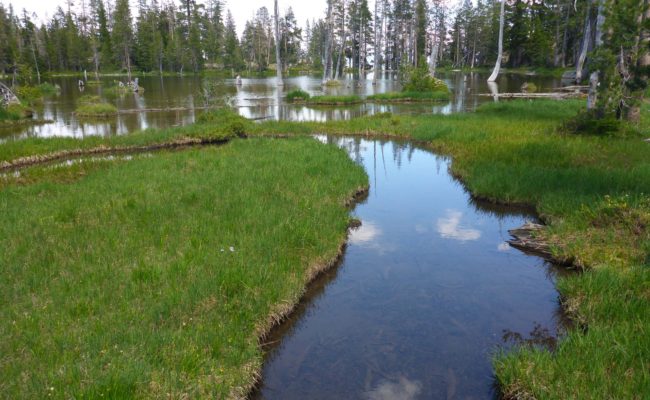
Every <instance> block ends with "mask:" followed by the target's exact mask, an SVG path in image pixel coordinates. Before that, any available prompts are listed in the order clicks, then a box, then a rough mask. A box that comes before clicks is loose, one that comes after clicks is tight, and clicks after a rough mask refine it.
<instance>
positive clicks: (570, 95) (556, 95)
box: [479, 92, 586, 99]
mask: <svg viewBox="0 0 650 400" xmlns="http://www.w3.org/2000/svg"><path fill="white" fill-rule="evenodd" d="M479 96H483V97H498V98H501V99H576V98H582V97H585V96H586V95H585V94H584V93H580V92H552V93H494V94H493V93H481V94H479Z"/></svg>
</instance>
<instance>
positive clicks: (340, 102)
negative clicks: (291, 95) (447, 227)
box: [307, 95, 364, 106]
mask: <svg viewBox="0 0 650 400" xmlns="http://www.w3.org/2000/svg"><path fill="white" fill-rule="evenodd" d="M363 102H364V100H363V99H362V98H361V97H359V96H356V95H348V96H312V97H311V98H309V99H308V100H307V104H311V105H316V106H346V105H351V104H360V103H363Z"/></svg>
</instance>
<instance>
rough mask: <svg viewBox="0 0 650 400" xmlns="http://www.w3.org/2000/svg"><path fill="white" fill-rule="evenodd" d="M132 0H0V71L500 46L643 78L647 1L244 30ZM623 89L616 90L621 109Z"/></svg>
mask: <svg viewBox="0 0 650 400" xmlns="http://www.w3.org/2000/svg"><path fill="white" fill-rule="evenodd" d="M284 2H286V0H285V1H283V3H284ZM269 3H271V1H270V0H269ZM276 3H277V2H276ZM130 6H131V5H130V4H129V0H78V3H77V4H74V3H73V2H72V0H67V2H66V3H65V5H64V6H62V7H58V8H57V10H56V12H55V13H54V15H53V16H52V17H51V18H50V19H49V20H47V21H43V22H41V23H40V24H39V25H37V24H36V23H35V22H34V21H36V20H38V18H37V16H36V15H35V14H31V13H30V12H28V11H27V10H21V11H20V12H16V10H14V9H13V8H12V7H11V6H9V7H5V6H4V5H2V3H0V71H3V72H4V73H5V74H8V75H11V76H13V77H14V79H16V78H17V77H23V78H24V79H29V77H33V76H36V77H37V79H39V80H40V74H41V73H42V72H44V71H47V72H54V71H86V70H87V71H90V72H95V73H97V74H99V73H100V72H111V71H126V72H127V73H129V74H130V73H131V71H132V70H138V71H146V72H149V71H158V72H160V73H162V72H165V71H174V72H180V73H182V72H184V71H191V72H199V71H202V70H205V69H207V68H213V69H224V70H228V71H233V72H240V71H244V70H248V71H250V72H264V71H266V70H267V69H273V68H278V67H279V69H280V70H287V69H288V68H290V67H293V66H301V67H304V68H308V69H311V70H322V71H323V80H324V81H327V80H330V79H337V78H338V77H339V76H341V74H342V73H343V72H344V71H350V70H352V71H353V72H356V73H359V74H361V75H362V76H363V74H364V73H365V72H366V71H368V70H370V69H376V70H378V71H382V70H384V71H398V70H402V69H404V68H413V67H427V68H429V70H430V72H431V73H432V74H435V70H436V68H438V67H441V66H444V67H451V68H476V67H488V66H489V67H492V66H493V65H494V64H495V61H496V60H497V57H498V55H499V54H501V55H502V57H501V59H500V63H502V64H504V65H505V66H507V67H510V68H520V67H526V68H530V67H533V68H572V69H573V70H574V71H575V80H576V81H577V82H581V81H584V80H586V79H587V78H593V77H592V76H591V75H589V74H588V73H587V71H591V73H592V74H593V71H599V72H598V73H599V75H598V76H599V79H598V82H600V83H607V84H608V85H609V86H612V87H613V86H616V87H617V88H618V89H616V90H619V92H620V91H621V90H622V89H621V88H629V89H630V90H629V91H628V92H630V93H632V92H635V93H636V92H639V91H641V92H642V91H643V90H645V89H644V88H645V84H644V80H645V81H647V76H648V67H647V64H648V61H647V59H648V41H649V39H648V30H649V29H648V25H649V24H650V22H649V18H648V0H475V1H472V0H461V1H460V2H458V3H457V4H450V3H449V2H448V1H445V0H376V1H375V2H374V3H373V4H372V7H371V5H370V4H369V2H368V0H326V7H325V10H324V12H323V16H322V18H319V19H313V20H311V21H306V22H305V23H304V24H303V25H302V26H301V25H300V24H299V23H298V21H297V20H296V17H295V15H294V13H293V11H292V9H291V7H288V8H285V11H284V12H283V13H282V15H278V14H279V13H276V11H275V7H274V11H273V14H272V13H271V12H270V11H269V9H267V8H266V7H262V8H260V9H259V10H258V11H257V12H256V14H255V16H254V17H253V18H251V19H250V20H248V21H246V22H245V25H244V29H243V34H242V35H241V37H240V36H239V35H238V34H237V29H236V25H235V21H234V19H233V17H232V14H231V13H230V12H229V11H228V10H226V8H225V6H224V2H223V1H222V0H205V1H199V0H176V1H173V0H138V3H137V15H136V16H135V17H134V16H132V15H131V7H130ZM269 6H271V4H269ZM501 10H503V20H504V24H503V26H504V27H503V32H502V38H503V43H502V46H501V47H502V53H499V51H498V47H499V33H500V32H499V30H500V18H501ZM276 28H277V29H276ZM276 39H277V40H276ZM276 42H277V43H276ZM276 44H277V46H276ZM276 52H277V53H278V54H279V57H276V54H275V53H276ZM278 64H279V65H278ZM374 75H375V78H376V77H377V75H379V74H374ZM592 80H593V79H592ZM600 86H602V85H600ZM614 90H615V89H612V92H613V91H614ZM630 93H627V92H626V93H624V94H620V95H618V97H617V99H618V100H616V101H615V102H618V103H619V105H618V107H619V108H620V107H623V106H621V104H623V103H625V102H626V101H629V100H630V99H631V97H630V96H632V97H634V96H633V95H631V94H630ZM637 97H638V96H637Z"/></svg>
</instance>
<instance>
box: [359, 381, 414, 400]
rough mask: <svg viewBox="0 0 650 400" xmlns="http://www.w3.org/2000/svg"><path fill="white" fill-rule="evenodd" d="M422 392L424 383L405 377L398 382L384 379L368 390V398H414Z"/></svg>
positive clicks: (386, 399) (382, 399) (383, 399)
mask: <svg viewBox="0 0 650 400" xmlns="http://www.w3.org/2000/svg"><path fill="white" fill-rule="evenodd" d="M421 392H422V384H421V383H420V382H418V381H412V380H409V379H406V378H404V377H401V378H399V380H398V381H396V382H391V381H383V382H381V383H380V384H379V385H377V387H375V388H374V389H372V390H371V391H369V392H366V394H365V398H366V399H368V400H413V399H416V398H417V397H418V395H419V394H420V393H421Z"/></svg>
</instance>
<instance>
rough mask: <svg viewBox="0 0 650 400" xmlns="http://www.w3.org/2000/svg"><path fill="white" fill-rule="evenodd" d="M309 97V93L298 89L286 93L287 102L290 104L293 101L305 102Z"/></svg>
mask: <svg viewBox="0 0 650 400" xmlns="http://www.w3.org/2000/svg"><path fill="white" fill-rule="evenodd" d="M310 97H311V96H310V95H309V93H307V92H305V91H304V90H300V89H296V90H292V91H290V92H289V93H287V101H288V102H291V103H292V102H295V101H307V100H309V98H310Z"/></svg>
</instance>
